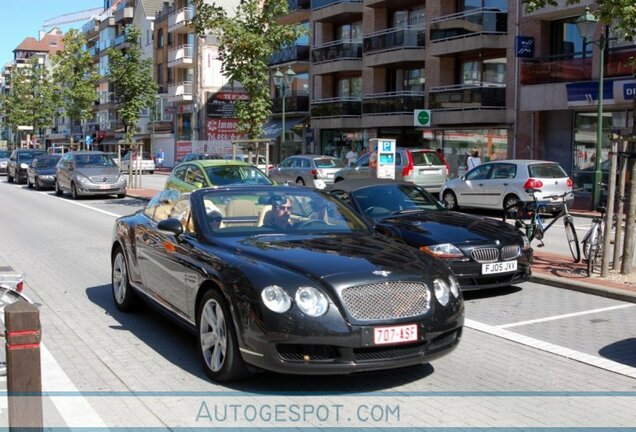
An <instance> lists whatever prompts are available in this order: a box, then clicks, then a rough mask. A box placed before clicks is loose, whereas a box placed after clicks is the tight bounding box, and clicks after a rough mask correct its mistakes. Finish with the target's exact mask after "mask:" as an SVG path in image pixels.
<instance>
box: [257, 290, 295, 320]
mask: <svg viewBox="0 0 636 432" xmlns="http://www.w3.org/2000/svg"><path fill="white" fill-rule="evenodd" d="M261 298H262V299H263V303H264V304H265V306H267V307H268V308H269V309H271V310H272V311H274V312H278V313H283V312H287V311H288V310H289V308H290V307H291V297H289V294H287V291H285V290H284V289H282V288H281V287H279V286H278V285H271V286H268V287H265V288H263V291H261Z"/></svg>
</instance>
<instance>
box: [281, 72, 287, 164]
mask: <svg viewBox="0 0 636 432" xmlns="http://www.w3.org/2000/svg"><path fill="white" fill-rule="evenodd" d="M285 85H286V84H285V80H283V81H282V82H281V85H280V89H281V92H282V96H283V118H282V125H281V126H282V130H281V133H280V150H281V153H284V156H283V158H285V157H287V156H289V155H288V154H287V151H286V150H285V145H286V143H285Z"/></svg>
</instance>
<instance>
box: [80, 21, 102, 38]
mask: <svg viewBox="0 0 636 432" xmlns="http://www.w3.org/2000/svg"><path fill="white" fill-rule="evenodd" d="M82 33H84V35H85V36H86V39H91V38H93V37H95V36H97V34H98V33H99V21H98V20H97V19H95V18H93V19H91V20H90V21H89V22H87V23H86V24H84V25H83V26H82Z"/></svg>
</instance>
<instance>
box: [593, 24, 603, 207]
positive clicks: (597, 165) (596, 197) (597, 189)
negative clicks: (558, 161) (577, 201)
mask: <svg viewBox="0 0 636 432" xmlns="http://www.w3.org/2000/svg"><path fill="white" fill-rule="evenodd" d="M599 48H600V49H601V51H600V60H599V64H600V69H599V77H598V104H597V106H598V109H597V114H596V115H597V124H596V156H595V158H594V185H593V186H592V208H593V209H596V207H597V206H598V205H599V203H600V201H601V185H600V184H599V183H601V180H602V178H603V176H602V174H601V147H602V144H603V80H604V75H605V71H604V69H605V35H604V34H602V33H601V37H600V38H599Z"/></svg>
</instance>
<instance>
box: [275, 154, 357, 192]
mask: <svg viewBox="0 0 636 432" xmlns="http://www.w3.org/2000/svg"><path fill="white" fill-rule="evenodd" d="M343 167H344V161H343V160H342V159H339V158H336V157H333V156H324V155H312V154H307V155H296V156H290V157H288V158H287V159H285V160H283V161H282V162H281V163H280V164H278V166H277V167H275V168H273V169H272V170H271V171H270V172H269V176H270V177H271V178H272V179H274V180H275V181H277V182H279V183H284V182H291V183H296V184H299V185H302V186H311V187H313V188H316V189H323V188H325V186H327V185H328V184H331V183H333V181H334V180H333V179H334V174H335V173H336V172H337V171H339V170H340V169H342V168H343Z"/></svg>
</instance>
